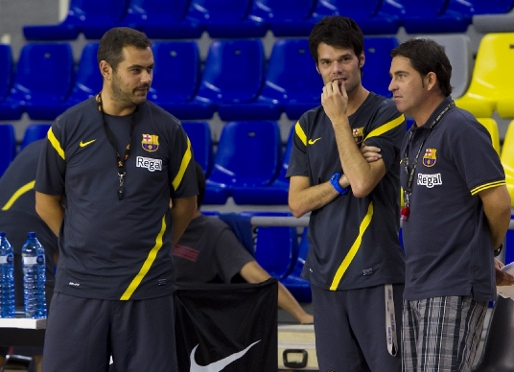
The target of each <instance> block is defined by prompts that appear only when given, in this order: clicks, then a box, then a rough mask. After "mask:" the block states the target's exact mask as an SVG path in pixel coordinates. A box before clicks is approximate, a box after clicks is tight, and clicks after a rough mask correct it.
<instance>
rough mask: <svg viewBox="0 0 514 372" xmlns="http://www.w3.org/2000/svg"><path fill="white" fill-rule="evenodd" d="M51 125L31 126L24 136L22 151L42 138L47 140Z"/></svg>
mask: <svg viewBox="0 0 514 372" xmlns="http://www.w3.org/2000/svg"><path fill="white" fill-rule="evenodd" d="M51 126H52V125H51V124H43V123H41V124H30V125H28V126H27V128H25V133H24V134H23V140H22V141H21V145H20V151H21V150H23V149H24V148H25V147H26V146H27V145H28V144H30V143H32V142H34V141H37V140H39V139H41V138H45V137H46V134H47V133H48V129H50V127H51Z"/></svg>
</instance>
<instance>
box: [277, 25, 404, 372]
mask: <svg viewBox="0 0 514 372" xmlns="http://www.w3.org/2000/svg"><path fill="white" fill-rule="evenodd" d="M309 45H310V50H311V54H312V57H313V58H314V62H315V64H316V70H317V71H318V73H319V74H320V75H321V77H322V79H323V82H324V84H325V86H324V88H323V92H322V94H321V104H322V106H319V107H317V108H315V109H312V110H310V111H307V112H306V113H305V114H303V116H302V117H301V118H300V120H299V121H298V122H297V123H296V125H295V134H296V135H295V137H294V140H293V141H294V142H293V151H292V155H291V161H290V163H289V169H288V172H287V176H288V177H290V187H289V207H290V209H291V211H292V213H293V215H294V216H296V217H300V216H303V215H304V214H306V213H308V212H312V213H311V216H310V222H309V242H310V250H309V253H308V256H307V260H306V263H305V267H304V270H303V276H304V277H305V278H306V279H307V280H309V281H310V283H311V288H312V294H313V308H314V329H315V333H316V353H317V356H318V365H319V369H320V371H323V372H326V371H337V372H345V371H347V372H354V371H374V372H383V371H388V372H393V371H400V370H401V359H400V356H399V354H398V353H399V348H398V344H397V335H396V327H397V326H399V325H400V324H401V323H400V321H401V302H402V292H403V282H404V262H403V252H402V249H401V246H400V243H399V240H398V231H399V219H400V217H399V195H400V190H399V153H400V152H399V147H400V144H401V139H402V138H403V135H404V133H405V118H404V116H403V115H402V114H401V113H399V112H398V110H396V108H395V107H394V103H393V102H392V101H390V100H388V99H386V98H384V97H380V96H378V95H376V94H374V93H373V92H370V91H368V90H367V89H366V88H364V87H363V86H362V67H363V65H364V63H365V55H364V37H363V34H362V32H361V30H360V28H359V26H358V25H357V24H356V23H355V21H353V20H352V19H350V18H347V17H342V16H335V17H326V18H324V19H323V20H321V21H320V22H319V23H318V24H317V25H316V26H315V27H314V28H313V30H312V32H311V34H310V37H309ZM378 148H380V151H379V150H378ZM370 151H371V152H370ZM373 152H374V153H375V154H374V155H373ZM377 154H378V156H377V157H375V155H377ZM375 158H378V160H376V161H372V160H373V159H375Z"/></svg>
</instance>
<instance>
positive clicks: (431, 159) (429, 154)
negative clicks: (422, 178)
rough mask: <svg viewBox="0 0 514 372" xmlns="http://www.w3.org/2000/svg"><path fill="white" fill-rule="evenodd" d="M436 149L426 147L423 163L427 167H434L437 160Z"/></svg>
mask: <svg viewBox="0 0 514 372" xmlns="http://www.w3.org/2000/svg"><path fill="white" fill-rule="evenodd" d="M436 152H437V150H436V149H431V148H427V149H425V155H423V165H424V166H425V167H427V168H430V167H433V166H434V165H435V163H436V161H437V158H436V155H435V153H436Z"/></svg>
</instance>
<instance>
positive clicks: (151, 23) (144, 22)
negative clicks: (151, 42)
mask: <svg viewBox="0 0 514 372" xmlns="http://www.w3.org/2000/svg"><path fill="white" fill-rule="evenodd" d="M189 4H190V0H168V1H162V0H130V2H129V5H128V8H127V13H126V14H125V17H124V18H123V19H122V21H121V24H123V25H126V26H128V27H131V28H135V29H137V30H140V31H143V32H144V33H145V34H146V36H148V37H149V38H151V39H197V38H199V37H200V36H202V33H203V28H202V27H201V25H200V22H199V21H198V20H195V19H191V18H187V17H186V14H187V11H188V9H189Z"/></svg>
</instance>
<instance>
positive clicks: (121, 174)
mask: <svg viewBox="0 0 514 372" xmlns="http://www.w3.org/2000/svg"><path fill="white" fill-rule="evenodd" d="M96 103H97V104H98V111H100V113H101V114H102V121H103V124H104V129H105V134H106V136H107V140H108V141H109V143H110V144H111V146H112V148H113V149H114V151H115V152H116V164H117V166H118V179H119V181H120V186H119V187H118V199H119V200H121V199H123V194H124V193H125V188H124V187H123V184H124V183H125V174H127V172H126V170H125V162H126V161H127V159H128V158H129V156H130V142H131V140H132V133H134V128H135V127H136V112H137V109H138V106H136V110H135V111H134V113H133V114H132V120H131V122H130V134H129V139H128V144H127V146H125V154H124V155H123V159H122V158H121V156H120V152H119V151H118V149H117V148H116V141H115V139H114V134H113V133H112V130H111V128H109V126H108V125H107V121H106V120H105V113H104V107H103V102H102V93H101V92H100V93H98V94H97V95H96Z"/></svg>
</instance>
